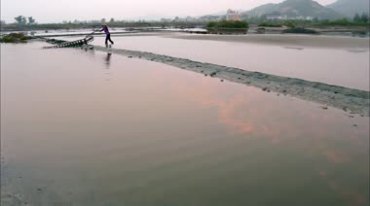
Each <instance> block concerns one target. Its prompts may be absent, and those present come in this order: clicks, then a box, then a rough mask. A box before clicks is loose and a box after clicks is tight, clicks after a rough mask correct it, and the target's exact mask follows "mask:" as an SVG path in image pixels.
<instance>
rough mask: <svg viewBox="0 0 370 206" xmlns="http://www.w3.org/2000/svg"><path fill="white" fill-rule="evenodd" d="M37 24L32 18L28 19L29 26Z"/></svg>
mask: <svg viewBox="0 0 370 206" xmlns="http://www.w3.org/2000/svg"><path fill="white" fill-rule="evenodd" d="M35 23H36V20H35V19H34V18H33V17H32V16H30V17H28V24H35Z"/></svg>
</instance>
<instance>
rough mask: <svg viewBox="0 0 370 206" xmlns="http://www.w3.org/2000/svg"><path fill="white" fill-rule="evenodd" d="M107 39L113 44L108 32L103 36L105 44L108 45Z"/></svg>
mask: <svg viewBox="0 0 370 206" xmlns="http://www.w3.org/2000/svg"><path fill="white" fill-rule="evenodd" d="M108 41H109V42H110V43H111V44H114V42H113V41H112V39H110V34H107V35H106V36H105V45H108Z"/></svg>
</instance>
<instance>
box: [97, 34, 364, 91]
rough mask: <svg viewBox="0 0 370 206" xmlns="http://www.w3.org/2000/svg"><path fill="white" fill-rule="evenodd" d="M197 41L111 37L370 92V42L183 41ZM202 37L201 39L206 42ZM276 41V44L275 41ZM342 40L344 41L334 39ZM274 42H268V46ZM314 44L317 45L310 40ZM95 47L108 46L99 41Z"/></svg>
mask: <svg viewBox="0 0 370 206" xmlns="http://www.w3.org/2000/svg"><path fill="white" fill-rule="evenodd" d="M193 36H194V35H189V36H187V35H163V36H122V37H112V38H113V39H114V40H115V45H114V48H123V49H130V50H139V51H149V52H153V53H158V54H165V55H169V56H175V57H181V58H186V59H192V60H195V61H201V62H208V63H214V64H220V65H224V66H230V67H237V68H240V69H245V70H248V71H258V72H263V73H268V74H274V75H279V76H286V77H296V78H301V79H305V80H309V81H318V82H326V83H329V84H334V85H340V86H345V87H350V88H356V89H362V90H367V91H369V75H370V73H369V67H370V64H369V48H368V45H369V42H368V41H366V40H365V39H364V40H363V43H364V44H363V45H360V46H359V45H357V44H353V45H354V46H351V44H349V45H345V46H343V47H342V48H330V47H325V46H323V47H318V46H315V47H312V46H311V47H310V46H305V45H300V42H299V41H297V40H295V39H292V42H293V43H292V44H281V45H278V44H255V43H253V41H252V43H251V42H248V43H240V42H230V41H206V40H193V39H181V38H182V37H184V38H194V39H196V38H197V37H196V36H195V37H193ZM201 37H202V36H200V37H198V38H201ZM273 38H274V37H272V38H271V39H273ZM332 38H333V39H335V38H340V37H332ZM271 39H270V40H269V37H266V38H265V39H264V40H269V41H272V40H271ZM295 41H297V42H295ZM311 42H313V43H314V42H315V40H311ZM93 44H98V45H104V38H103V37H97V38H96V40H95V41H94V43H93Z"/></svg>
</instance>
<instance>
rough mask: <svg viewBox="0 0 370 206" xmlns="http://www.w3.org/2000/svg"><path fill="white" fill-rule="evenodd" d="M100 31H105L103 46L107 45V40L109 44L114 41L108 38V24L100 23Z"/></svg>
mask: <svg viewBox="0 0 370 206" xmlns="http://www.w3.org/2000/svg"><path fill="white" fill-rule="evenodd" d="M100 31H104V33H105V46H106V47H108V41H109V42H110V43H111V44H114V42H113V41H112V39H111V38H110V32H109V29H108V26H107V25H106V24H103V25H102V28H101V30H100Z"/></svg>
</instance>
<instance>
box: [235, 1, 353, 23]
mask: <svg viewBox="0 0 370 206" xmlns="http://www.w3.org/2000/svg"><path fill="white" fill-rule="evenodd" d="M352 1H353V0H352ZM242 15H243V16H248V17H261V16H266V17H267V18H281V19H284V18H288V19H292V18H296V19H312V18H318V19H335V18H340V17H342V15H341V14H339V13H337V12H336V11H334V10H333V9H330V8H326V7H325V6H322V5H321V4H319V3H317V2H316V1H313V0H286V1H284V2H282V3H279V4H265V5H262V6H259V7H257V8H255V9H252V10H250V11H247V12H245V13H243V14H242Z"/></svg>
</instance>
